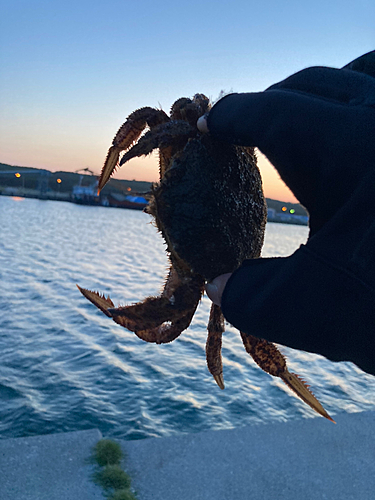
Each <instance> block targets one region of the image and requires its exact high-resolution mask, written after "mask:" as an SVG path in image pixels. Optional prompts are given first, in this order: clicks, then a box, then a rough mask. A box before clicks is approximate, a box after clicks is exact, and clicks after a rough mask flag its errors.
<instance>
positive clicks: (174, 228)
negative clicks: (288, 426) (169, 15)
mask: <svg viewBox="0 0 375 500" xmlns="http://www.w3.org/2000/svg"><path fill="white" fill-rule="evenodd" d="M210 107H211V105H210V102H209V99H208V98H207V97H206V96H204V95H203V94H196V95H195V96H194V97H193V98H192V99H189V98H180V99H178V100H177V101H176V102H175V103H174V104H173V105H172V108H171V113H170V116H168V115H167V114H166V113H165V112H164V111H162V110H160V109H154V108H150V107H144V108H141V109H138V110H136V111H134V112H133V113H131V114H130V115H129V117H128V118H127V120H126V121H125V123H124V124H123V125H122V126H121V127H120V129H119V130H118V132H117V134H116V136H115V138H114V140H113V143H112V146H111V147H110V149H109V151H108V154H107V158H106V160H105V164H104V166H103V169H102V172H101V176H100V179H99V190H101V189H102V188H103V187H104V185H105V184H106V183H107V182H108V180H109V178H110V177H111V175H112V174H113V173H114V171H115V170H116V168H117V167H118V166H121V165H123V164H124V163H126V162H127V161H129V160H130V159H132V158H134V157H137V156H143V155H147V154H150V153H151V152H152V151H154V150H155V149H158V150H159V173H160V182H159V183H157V184H154V185H153V186H152V191H151V193H149V195H148V198H149V199H148V201H149V203H148V206H147V207H146V209H145V211H146V212H147V213H149V214H150V215H151V216H152V217H153V221H154V223H155V225H156V227H157V229H158V230H159V231H160V232H161V234H162V236H163V238H164V240H165V243H166V247H167V248H166V249H167V254H168V257H169V261H170V268H169V272H168V275H167V278H166V281H165V284H164V288H163V290H162V292H161V294H160V295H159V296H156V297H148V298H146V299H145V300H144V301H142V302H140V303H137V304H132V305H127V306H123V307H115V305H114V304H113V302H112V300H111V299H110V298H109V297H106V296H105V295H102V294H100V293H98V292H93V291H90V290H87V289H85V288H81V287H79V286H78V285H77V286H78V288H79V290H80V291H81V293H82V294H83V295H84V296H85V297H86V298H87V299H88V300H89V301H91V302H92V303H93V304H94V305H95V306H96V307H98V308H99V309H100V310H101V311H102V312H103V313H104V314H105V315H107V316H108V317H110V318H112V319H113V320H114V321H115V322H116V323H118V324H119V325H121V326H123V327H125V328H127V329H128V330H130V331H132V332H134V333H135V334H136V335H137V336H138V337H139V338H141V339H142V340H144V341H146V342H154V343H156V344H161V343H167V342H171V341H173V340H174V339H176V338H177V337H178V336H179V335H180V334H181V332H183V331H184V330H186V329H187V328H188V326H189V325H190V322H191V321H192V318H193V316H194V313H195V311H196V309H197V307H198V304H199V302H200V300H201V297H202V295H203V293H204V285H205V282H206V281H210V280H212V279H214V278H215V277H216V276H218V275H221V274H224V273H231V272H233V271H235V270H236V269H237V268H238V267H239V266H240V265H241V264H242V262H243V261H244V260H245V259H256V258H258V257H259V256H260V253H261V248H262V245H263V238H264V231H265V224H266V210H267V209H266V204H265V199H264V195H263V190H262V181H261V176H260V172H259V170H258V167H257V162H256V156H255V153H254V150H253V148H249V147H242V146H234V145H229V144H225V143H223V142H219V141H217V140H215V139H214V138H213V137H211V136H210V135H209V134H202V133H201V132H199V131H198V129H197V127H196V123H197V119H198V118H199V117H200V116H202V115H204V114H205V113H207V112H208V111H209V110H210ZM145 129H148V130H147V131H146V132H145V133H144V131H145ZM123 151H124V152H125V153H124V155H123V156H122V158H121V161H120V155H121V153H122V152H123ZM224 324H225V323H224V317H223V314H222V311H221V308H220V307H219V306H218V305H215V304H212V306H211V311H210V318H209V322H208V337H207V343H206V359H207V366H208V370H209V371H210V373H211V374H212V375H213V377H214V379H215V381H216V383H217V384H218V386H219V387H220V388H221V389H224V378H223V365H222V358H221V346H222V334H223V332H224V328H225V327H224ZM241 337H242V340H243V344H244V346H245V349H246V351H247V352H248V353H249V354H250V355H251V356H252V358H253V359H254V361H255V362H256V363H257V364H258V365H259V366H260V367H261V368H262V369H263V370H264V371H266V372H267V373H269V374H270V375H273V376H277V377H280V378H281V379H282V380H283V381H284V382H285V383H286V384H287V385H288V386H289V388H290V389H292V390H293V391H294V392H295V393H296V394H297V395H298V396H299V397H300V398H301V399H302V400H303V401H304V402H305V403H307V404H308V405H309V406H310V407H311V408H313V409H314V410H315V411H317V412H318V413H319V414H320V415H322V416H324V417H326V418H328V419H329V420H331V421H333V420H332V418H331V417H330V416H329V415H328V413H327V412H326V411H325V410H324V408H323V407H322V405H321V404H320V403H319V401H318V400H317V399H316V398H315V396H314V395H313V394H312V392H311V391H310V390H309V386H308V385H307V384H306V383H305V382H304V381H303V380H302V379H301V378H300V377H298V376H297V375H296V374H293V373H291V372H289V370H288V368H287V365H286V360H285V358H284V356H283V355H282V354H281V353H280V351H279V350H278V348H277V347H276V346H275V345H274V344H272V343H270V342H268V341H266V340H264V339H259V338H257V337H254V336H252V335H249V334H247V333H243V332H241Z"/></svg>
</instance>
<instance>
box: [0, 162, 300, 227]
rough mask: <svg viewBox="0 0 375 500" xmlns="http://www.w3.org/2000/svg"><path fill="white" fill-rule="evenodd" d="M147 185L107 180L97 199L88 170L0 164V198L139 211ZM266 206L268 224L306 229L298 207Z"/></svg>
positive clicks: (273, 202) (273, 203) (93, 177)
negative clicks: (281, 224)
mask: <svg viewBox="0 0 375 500" xmlns="http://www.w3.org/2000/svg"><path fill="white" fill-rule="evenodd" d="M87 171H88V172H90V174H91V175H90V174H89V175H88V174H87ZM151 185H152V183H149V182H145V181H136V180H131V181H130V180H120V179H110V181H109V182H108V184H107V185H106V186H105V187H104V188H103V190H102V191H101V192H100V196H97V176H96V175H94V174H93V173H92V172H91V171H90V170H89V169H79V170H77V171H76V172H63V171H60V172H50V171H49V170H44V169H37V168H28V167H18V166H14V165H8V164H4V163H0V195H3V196H17V197H21V198H35V199H40V200H52V201H69V202H72V203H77V204H83V205H93V206H107V207H115V208H130V209H137V210H142V209H143V208H144V207H145V206H146V204H147V201H146V199H144V197H145V195H146V194H147V193H148V192H150V189H151ZM266 202H267V208H268V217H267V220H268V222H277V223H283V224H296V225H303V226H307V225H308V214H307V212H306V210H305V208H304V207H303V206H302V205H300V204H298V203H288V202H283V201H279V200H273V199H270V198H266Z"/></svg>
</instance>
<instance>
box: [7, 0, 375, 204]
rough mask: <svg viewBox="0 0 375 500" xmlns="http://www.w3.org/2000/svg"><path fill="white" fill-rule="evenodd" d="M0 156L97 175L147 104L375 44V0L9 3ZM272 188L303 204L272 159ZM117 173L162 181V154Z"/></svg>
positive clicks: (261, 80)
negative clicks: (126, 124)
mask: <svg viewBox="0 0 375 500" xmlns="http://www.w3.org/2000/svg"><path fill="white" fill-rule="evenodd" d="M0 5H1V10H0V162H1V163H9V164H11V165H20V166H30V167H38V168H46V169H49V170H52V171H56V170H68V171H75V170H77V169H79V168H85V167H89V168H91V169H92V170H94V171H95V172H96V173H99V172H100V169H101V167H102V164H103V161H104V158H105V156H106V152H107V149H108V147H109V146H110V144H111V142H112V139H113V136H114V134H115V133H116V131H117V129H118V128H119V126H120V125H121V124H122V122H123V121H124V119H125V118H126V116H127V115H128V114H129V113H130V112H131V111H133V110H134V109H136V108H139V107H142V106H153V107H162V108H163V109H164V110H166V111H168V110H169V108H170V106H171V104H172V103H173V102H174V101H175V100H176V99H177V98H178V97H182V96H192V95H194V94H195V93H197V92H200V93H204V94H206V95H208V96H209V97H211V98H212V99H216V98H217V96H218V95H219V93H220V91H222V90H224V91H226V92H230V91H233V92H252V91H254V92H258V91H261V90H264V89H265V88H267V87H268V86H269V85H271V84H273V83H275V82H277V81H279V80H282V79H284V78H285V77H287V76H289V75H290V74H292V73H294V72H296V71H298V70H300V69H302V68H304V67H308V66H313V65H324V66H334V67H341V66H343V65H345V64H346V63H348V62H349V61H351V60H352V59H354V58H356V57H358V56H360V55H361V54H363V53H365V52H368V51H369V50H373V49H374V48H375V23H374V20H375V2H374V0H356V2H353V1H352V0H350V1H348V0H334V1H330V0H325V1H322V0H316V1H315V2H311V0H309V1H304V0H298V1H297V0H288V2H281V1H280V0H262V1H261V2H260V1H259V0H258V1H257V2H254V1H251V0H240V1H236V0H232V2H228V1H222V0H218V1H212V0H200V1H199V2H198V1H196V0H189V1H185V0H175V1H170V0H160V1H157V2H155V1H150V0H138V1H130V0H122V1H120V0H107V1H106V2H104V1H97V0H90V1H88V0H75V1H72V0H64V2H57V1H54V0H48V1H47V0H44V1H40V0H34V1H31V0H29V1H25V0H12V1H9V0H0ZM259 163H260V167H261V171H262V174H263V179H264V185H265V192H266V196H268V197H270V198H277V199H280V200H283V201H294V198H293V197H292V195H291V193H290V192H289V191H288V190H287V189H286V188H285V187H284V186H283V184H282V183H281V181H280V180H279V179H278V175H277V173H276V172H275V171H274V169H273V167H271V166H270V165H269V164H268V163H267V161H266V160H265V159H264V158H260V162H259ZM117 176H118V177H119V178H126V179H137V180H147V181H155V180H157V166H156V159H155V157H151V158H147V159H145V160H143V159H142V160H138V159H137V160H133V161H132V162H131V163H129V164H128V166H124V167H123V168H122V169H121V171H120V172H119V173H118V174H117Z"/></svg>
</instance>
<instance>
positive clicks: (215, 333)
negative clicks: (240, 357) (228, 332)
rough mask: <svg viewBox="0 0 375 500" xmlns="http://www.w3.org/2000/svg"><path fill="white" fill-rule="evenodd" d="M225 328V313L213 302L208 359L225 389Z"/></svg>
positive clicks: (219, 383) (209, 327)
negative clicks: (223, 359)
mask: <svg viewBox="0 0 375 500" xmlns="http://www.w3.org/2000/svg"><path fill="white" fill-rule="evenodd" d="M224 329H225V327H224V316H223V313H222V312H221V309H220V307H219V306H217V305H215V304H212V306H211V311H210V320H209V322H208V337H207V342H206V359H207V366H208V370H209V372H210V373H211V375H212V376H213V377H214V379H215V382H216V383H217V385H218V386H219V387H220V389H224V377H223V363H222V359H221V338H222V335H223V332H224Z"/></svg>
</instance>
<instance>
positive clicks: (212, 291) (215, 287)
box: [206, 273, 232, 306]
mask: <svg viewBox="0 0 375 500" xmlns="http://www.w3.org/2000/svg"><path fill="white" fill-rule="evenodd" d="M231 276H232V273H227V274H221V275H220V276H218V277H217V278H215V279H213V280H212V281H210V282H209V283H207V284H206V293H207V295H208V297H209V298H210V299H211V300H212V302H213V303H214V304H216V305H217V306H220V305H221V297H222V295H223V292H224V288H225V285H226V284H227V281H228V280H229V278H230V277H231Z"/></svg>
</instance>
